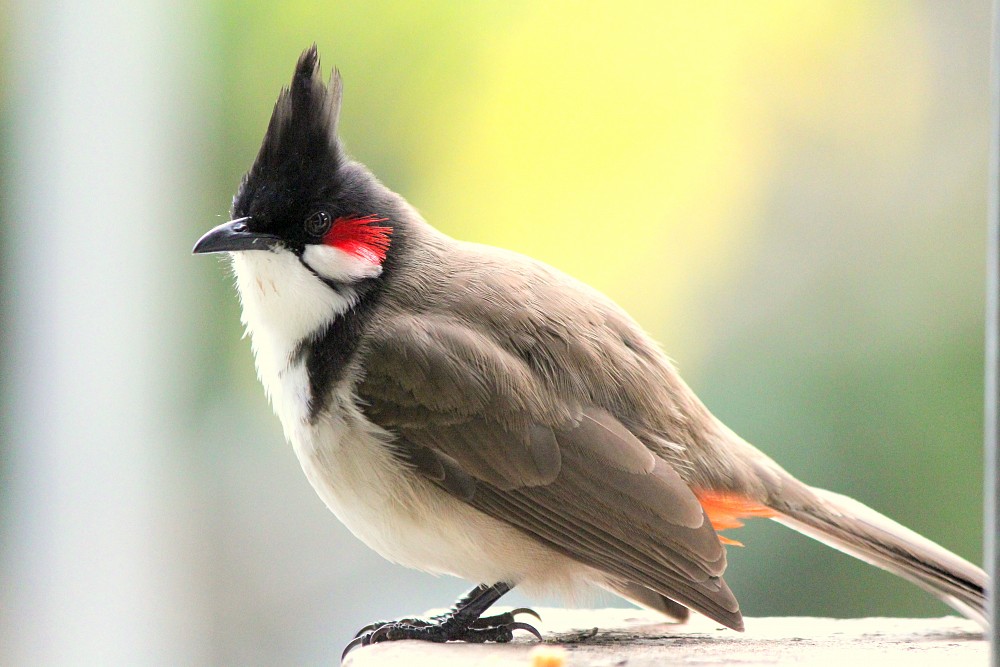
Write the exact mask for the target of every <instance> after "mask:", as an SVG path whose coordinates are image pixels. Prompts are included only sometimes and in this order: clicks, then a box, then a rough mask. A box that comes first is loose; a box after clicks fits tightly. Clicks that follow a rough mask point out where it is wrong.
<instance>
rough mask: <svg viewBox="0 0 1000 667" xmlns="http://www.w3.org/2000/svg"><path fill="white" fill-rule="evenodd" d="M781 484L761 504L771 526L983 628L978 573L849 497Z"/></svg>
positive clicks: (789, 481)
mask: <svg viewBox="0 0 1000 667" xmlns="http://www.w3.org/2000/svg"><path fill="white" fill-rule="evenodd" d="M782 481H783V484H782V486H783V487H784V488H783V489H782V491H783V492H782V493H781V494H780V496H779V498H778V499H772V500H769V501H768V502H767V503H766V505H767V507H769V508H770V509H771V510H773V511H774V513H775V514H774V516H773V517H772V518H774V519H775V520H776V521H779V522H780V523H783V524H785V525H787V526H789V527H791V528H794V529H795V530H797V531H799V532H801V533H803V534H805V535H808V536H809V537H812V538H814V539H816V540H819V541H820V542H823V543H824V544H827V545H829V546H832V547H834V548H835V549H839V550H840V551H843V552H844V553H847V554H850V555H851V556H854V557H855V558H859V559H861V560H863V561H865V562H867V563H871V564H872V565H875V566H877V567H880V568H882V569H883V570H887V571H889V572H892V573H893V574H896V575H898V576H900V577H903V578H904V579H907V580H909V581H911V582H913V583H914V584H916V585H917V586H920V587H921V588H923V589H924V590H926V591H928V592H929V593H931V594H932V595H935V596H937V597H938V598H940V599H941V600H942V601H943V602H944V603H945V604H947V605H949V606H951V607H952V608H953V609H955V610H956V611H958V612H960V613H961V614H963V615H964V616H967V617H968V618H971V619H973V620H974V621H977V622H978V623H979V624H980V625H981V626H983V628H984V629H985V628H986V627H987V621H986V610H985V608H986V585H987V577H986V573H985V572H983V571H982V570H981V569H980V568H978V567H976V566H975V565H973V564H972V563H970V562H968V561H966V560H965V559H963V558H961V557H959V556H956V555H955V554H953V553H951V552H950V551H948V550H947V549H945V548H944V547H941V546H939V545H937V544H935V543H934V542H931V541H930V540H928V539H927V538H925V537H922V536H920V535H918V534H917V533H915V532H913V531H912V530H910V529H908V528H905V527H903V526H901V525H900V524H898V523H896V522H895V521H893V520H892V519H889V518H887V517H885V516H882V515H881V514H879V513H878V512H876V511H875V510H873V509H871V508H870V507H867V506H865V505H863V504H861V503H859V502H858V501H856V500H854V499H852V498H848V497H847V496H842V495H840V494H838V493H832V492H830V491H825V490H823V489H815V488H812V487H809V486H806V485H804V484H802V483H801V482H799V481H798V480H795V479H794V478H786V479H785V480H782ZM789 487H791V488H789ZM789 492H790V493H789ZM792 498H793V499H792Z"/></svg>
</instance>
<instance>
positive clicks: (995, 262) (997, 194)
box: [983, 0, 1000, 667]
mask: <svg viewBox="0 0 1000 667" xmlns="http://www.w3.org/2000/svg"><path fill="white" fill-rule="evenodd" d="M998 30H1000V0H994V2H993V33H992V71H991V73H990V86H991V100H990V115H991V119H990V125H991V127H990V131H991V142H990V180H989V207H988V209H989V220H988V223H987V229H988V237H987V241H986V247H987V267H986V274H987V279H986V404H985V411H984V417H985V427H986V434H985V436H986V442H985V453H986V456H985V466H984V468H985V477H986V481H985V494H984V495H985V507H984V512H983V516H984V519H985V524H986V525H985V539H984V544H985V549H986V554H985V557H984V562H985V565H986V572H987V573H988V574H989V577H990V591H989V592H988V607H989V608H988V610H987V612H988V613H987V617H988V618H989V619H990V628H991V631H990V661H991V664H992V665H993V667H1000V596H998V595H997V594H996V585H995V582H996V580H997V574H998V573H1000V548H998V545H997V538H998V536H1000V523H998V522H1000V456H998V453H997V449H998V442H997V439H998V437H1000V409H998V400H1000V43H998V37H1000V33H998Z"/></svg>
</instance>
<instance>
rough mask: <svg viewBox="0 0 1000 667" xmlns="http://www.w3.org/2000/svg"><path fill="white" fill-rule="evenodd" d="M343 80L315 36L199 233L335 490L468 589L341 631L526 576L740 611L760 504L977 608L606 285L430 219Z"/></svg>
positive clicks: (477, 595) (934, 551)
mask: <svg viewBox="0 0 1000 667" xmlns="http://www.w3.org/2000/svg"><path fill="white" fill-rule="evenodd" d="M341 89H342V88H341V81H340V75H339V74H338V73H337V72H336V71H334V73H333V75H332V77H331V80H330V84H329V86H327V85H324V83H323V80H322V78H321V75H320V70H319V60H318V57H317V54H316V48H315V46H313V47H312V48H310V49H308V50H306V51H305V52H304V53H303V54H302V56H301V58H300V59H299V61H298V64H297V66H296V68H295V74H294V77H293V79H292V83H291V86H290V87H289V88H286V89H284V90H283V91H282V92H281V94H280V96H279V97H278V101H277V103H276V105H275V108H274V113H273V115H272V117H271V120H270V123H269V125H268V127H267V132H266V134H265V136H264V141H263V144H262V146H261V148H260V152H259V153H258V155H257V158H256V160H255V161H254V163H253V166H252V167H251V168H250V171H249V172H248V173H247V174H246V176H245V177H244V178H243V181H242V183H241V185H240V187H239V190H238V192H237V193H236V196H235V198H234V200H233V210H232V212H233V218H234V219H233V220H232V221H231V222H227V223H224V224H222V225H219V226H218V227H216V228H215V229H212V230H211V231H209V232H208V233H207V234H205V235H204V236H203V237H202V238H201V239H200V240H199V241H198V243H197V245H195V247H194V252H196V253H211V252H227V253H229V254H230V256H231V258H232V263H233V268H234V270H235V274H236V284H237V288H238V290H239V295H240V300H241V302H242V306H243V322H244V324H245V325H246V328H247V331H248V332H249V334H250V338H251V342H252V347H253V353H254V358H255V360H256V364H257V372H258V375H259V377H260V380H261V382H262V383H263V385H264V390H265V391H266V393H267V395H268V397H269V398H270V401H271V404H272V405H273V407H274V410H275V412H276V413H277V415H278V417H280V419H281V423H282V426H283V427H284V431H285V436H286V437H287V439H288V440H289V441H290V442H291V444H292V447H293V448H294V450H295V453H296V455H297V456H298V459H299V461H300V462H301V464H302V468H303V470H304V471H305V474H306V477H307V478H308V479H309V481H310V483H311V484H312V485H313V488H315V490H316V492H317V493H318V494H319V495H320V497H321V498H322V499H323V501H324V502H325V503H326V505H327V506H328V507H329V508H330V509H331V510H332V511H333V513H334V514H336V515H337V517H338V518H339V519H340V520H341V521H342V522H343V523H344V524H345V525H346V526H347V527H348V528H349V529H350V530H351V531H352V532H353V533H354V534H355V535H357V536H358V537H359V538H360V539H361V540H362V541H363V542H365V544H367V545H368V546H370V547H371V548H373V549H374V550H375V551H377V552H378V553H380V554H382V555H383V556H384V557H386V558H388V559H389V560H391V561H394V562H397V563H401V564H403V565H407V566H410V567H414V568H418V569H421V570H425V571H428V572H433V573H445V574H451V575H455V576H458V577H461V578H464V579H468V580H471V581H473V582H478V583H480V585H479V586H477V587H476V588H475V589H473V590H472V591H471V592H470V593H469V594H468V595H466V596H465V597H463V598H462V599H461V600H459V601H458V602H457V603H456V605H455V607H454V608H453V609H452V611H451V612H449V613H448V614H445V615H443V616H440V617H435V618H433V619H430V620H418V619H406V620H403V621H394V622H380V623H376V624H372V625H370V626H367V627H366V628H363V630H362V632H361V633H359V636H358V638H357V639H355V641H354V642H352V644H351V645H349V647H348V648H351V647H352V646H354V645H356V644H368V643H373V642H378V641H384V640H394V639H405V638H413V639H428V640H432V641H448V640H466V641H508V640H510V638H511V634H512V632H513V630H516V629H526V630H530V631H532V632H534V629H533V628H531V626H529V625H527V624H524V623H519V622H516V621H515V620H514V619H513V617H512V615H511V614H501V615H499V616H492V617H483V613H484V612H485V611H486V609H487V608H488V607H489V606H490V605H491V604H492V603H493V602H495V601H496V600H497V599H499V598H500V596H502V595H503V594H504V593H506V592H507V591H508V590H510V589H511V588H512V587H513V586H519V585H520V586H525V587H528V588H534V589H539V588H543V589H550V590H551V589H553V588H555V589H558V590H564V589H572V588H574V587H576V586H577V585H579V584H584V583H592V584H596V585H598V586H601V587H604V588H606V589H609V590H611V591H614V592H616V593H618V594H620V595H622V596H623V597H625V598H628V599H630V600H632V601H635V602H637V603H639V604H641V605H645V606H647V607H651V608H653V609H656V610H659V611H661V612H664V613H665V614H667V615H669V616H671V617H674V618H677V619H683V618H685V617H686V615H687V610H688V608H690V609H694V610H695V611H698V612H700V613H702V614H704V615H706V616H708V617H710V618H712V619H714V620H716V621H718V622H719V623H721V624H723V625H725V626H727V627H730V628H733V629H735V630H741V629H742V628H743V619H742V617H741V615H740V608H739V604H738V603H737V602H736V598H735V597H734V596H733V593H732V592H731V591H730V589H729V587H728V586H727V585H726V582H725V581H724V580H723V578H722V574H723V572H724V571H725V569H726V549H725V546H724V545H725V544H727V543H731V540H727V539H726V538H725V537H720V535H719V534H718V533H717V531H721V530H723V529H726V528H732V527H736V526H739V525H741V524H740V520H741V519H743V518H746V517H757V516H760V517H770V518H772V519H775V520H777V521H779V522H781V523H784V524H786V525H788V526H791V527H792V528H795V529H796V530H799V531H801V532H803V533H805V534H807V535H810V536H811V537H814V538H816V539H818V540H821V541H823V542H825V543H827V544H830V545H831V546H833V547H836V548H837V549H840V550H842V551H845V552H847V553H849V554H851V555H853V556H856V557H857V558H860V559H862V560H865V561H867V562H869V563H871V564H873V565H876V566H878V567H881V568H883V569H886V570H888V571H890V572H893V573H895V574H897V575H899V576H901V577H904V578H906V579H908V580H910V581H912V582H913V583H915V584H917V585H918V586H921V587H922V588H924V589H926V590H928V591H929V592H931V593H932V594H934V595H936V596H937V597H939V598H941V599H942V600H943V601H945V602H946V603H948V604H949V605H951V606H952V607H954V608H955V609H957V610H958V611H960V612H962V613H963V614H965V615H967V616H969V617H970V618H974V619H976V620H978V621H979V622H980V623H985V617H984V588H985V586H986V583H987V581H986V575H985V574H984V573H983V571H982V570H981V569H979V568H978V567H976V566H974V565H972V564H971V563H968V562H966V561H965V560H963V559H962V558H959V557H958V556H956V555H954V554H952V553H950V552H949V551H947V550H945V549H944V548H942V547H940V546H938V545H937V544H934V543H933V542H931V541H929V540H927V539H925V538H923V537H921V536H920V535H917V534H916V533H914V532H912V531H910V530H907V529H906V528H904V527H902V526H900V525H899V524H897V523H895V522H893V521H892V520H890V519H888V518H886V517H884V516H882V515H880V514H878V513H877V512H875V511H873V510H871V509H869V508H868V507H865V506H864V505H862V504H861V503H859V502H857V501H855V500H852V499H850V498H847V497H845V496H841V495H838V494H835V493H831V492H829V491H824V490H821V489H815V488H811V487H809V486H806V485H805V484H803V483H802V482H799V481H798V480H796V479H795V478H794V477H792V476H791V475H790V474H788V473H787V472H785V471H784V470H783V469H782V468H781V467H780V466H779V465H778V464H776V463H775V462H774V461H772V460H771V459H770V458H768V457H767V456H766V455H764V454H762V453H761V452H760V451H758V450H757V449H755V448H754V447H752V446H751V445H749V444H748V443H746V442H744V441H743V440H742V439H741V438H740V437H739V436H737V435H736V434H735V433H733V432H732V431H730V430H729V429H728V428H726V426H724V425H723V424H722V423H721V422H719V421H718V420H717V419H716V418H715V417H713V416H712V414H711V413H709V411H708V410H707V409H706V408H705V406H704V405H703V404H702V403H701V401H699V400H698V398H697V397H696V396H695V395H694V393H693V392H692V391H691V390H690V389H689V388H688V387H687V385H686V384H685V383H684V381H683V380H682V379H681V378H680V376H679V375H678V374H677V372H676V371H675V370H674V368H673V366H672V365H671V363H670V361H669V360H668V359H667V357H666V356H665V355H664V353H663V352H662V351H661V350H660V348H659V347H658V346H657V345H656V343H655V342H654V341H653V340H652V339H651V338H650V337H649V336H648V335H647V334H646V333H645V332H644V331H643V330H642V329H641V328H640V327H639V325H638V324H636V323H635V322H634V321H633V320H632V318H630V317H629V316H628V315H627V314H626V313H625V312H624V311H623V310H621V309H620V308H619V307H618V306H616V305H615V304H614V303H613V302H611V301H610V300H609V299H608V298H607V297H605V296H604V295H602V294H600V293H598V292H597V291H595V290H593V289H591V288H590V287H588V286H586V285H584V284H582V283H580V282H577V281H576V280H574V279H572V278H570V277H568V276H566V275H564V274H563V273H560V272H559V271H557V270H556V269H554V268H552V267H550V266H547V265H545V264H543V263H541V262H538V261H535V260H533V259H530V258H528V257H525V256H523V255H519V254H517V253H514V252H510V251H506V250H500V249H497V248H492V247H488V246H483V245H477V244H474V243H467V242H464V241H458V240H455V239H452V238H449V237H448V236H446V235H444V234H443V233H441V232H439V231H437V230H436V229H435V228H433V227H431V226H430V225H429V224H428V223H427V222H425V221H424V220H423V218H421V217H420V215H419V214H418V213H417V212H416V211H415V210H414V209H413V208H412V207H411V206H410V205H409V204H408V203H407V202H406V201H405V200H404V199H403V198H402V197H401V196H399V195H398V194H396V193H395V192H392V191H391V190H389V189H388V188H386V187H385V186H384V185H382V184H381V183H380V182H379V181H378V180H377V179H376V178H375V177H374V176H373V175H372V174H371V173H370V172H369V171H368V170H367V169H366V168H365V167H364V166H363V165H361V164H359V163H358V162H355V161H353V160H351V159H350V158H349V157H348V156H347V155H346V154H345V152H344V150H343V148H342V146H341V143H340V141H339V139H338V136H337V119H338V115H339V112H340V103H341ZM519 611H524V610H519Z"/></svg>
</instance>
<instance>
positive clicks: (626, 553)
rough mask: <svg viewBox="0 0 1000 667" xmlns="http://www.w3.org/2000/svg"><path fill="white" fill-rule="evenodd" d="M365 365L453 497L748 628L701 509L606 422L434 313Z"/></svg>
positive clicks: (381, 403)
mask: <svg viewBox="0 0 1000 667" xmlns="http://www.w3.org/2000/svg"><path fill="white" fill-rule="evenodd" d="M364 367H365V373H366V376H365V379H364V380H363V382H362V383H361V385H360V387H359V393H360V396H361V399H362V401H363V402H364V406H363V407H364V410H365V412H366V414H367V415H368V417H369V418H370V419H371V420H372V421H373V422H375V423H376V424H378V425H380V426H382V427H383V428H385V429H387V430H389V431H391V432H393V433H394V434H396V435H397V437H398V447H399V452H400V456H402V457H404V458H406V459H407V460H408V461H410V463H411V464H412V465H413V466H414V467H415V468H416V469H417V470H418V471H420V472H421V473H422V474H424V475H426V476H427V477H428V478H429V479H431V480H432V481H434V482H435V483H436V484H438V485H439V486H440V487H441V488H443V489H444V490H446V491H448V492H449V493H451V494H452V495H454V496H455V497H457V498H460V499H461V500H463V501H465V502H467V503H469V504H470V505H472V506H474V507H476V508H477V509H479V510H480V511H483V512H485V513H487V514H489V515H490V516H493V517H495V518H497V519H500V520H502V521H505V522H507V523H509V524H511V525H513V526H516V527H517V528H519V529H520V530H522V531H524V532H525V533H527V534H529V535H531V536H532V537H534V538H535V539H537V540H539V541H541V542H543V543H545V544H547V545H548V546H550V547H551V548H553V549H556V550H557V551H559V552H561V553H564V554H566V555H567V556H570V557H571V558H573V559H575V560H577V561H579V562H581V563H584V564H586V565H588V566H591V567H594V568H596V569H598V570H601V571H603V572H606V573H607V574H609V575H611V578H612V579H614V580H616V581H618V582H620V586H626V587H627V586H641V587H644V588H647V589H650V590H652V591H654V592H656V593H659V594H661V595H664V596H666V597H668V598H670V599H673V600H676V601H678V602H681V603H683V604H685V605H687V606H690V607H691V608H693V609H695V610H697V611H700V612H701V613H703V614H705V615H707V616H709V617H711V618H713V619H715V620H716V621H718V622H720V623H723V624H724V625H727V626H729V627H732V628H736V629H742V619H741V616H740V612H739V605H738V604H737V602H736V599H735V598H734V597H733V594H732V592H731V591H730V590H729V588H728V587H727V586H726V584H725V582H724V581H723V580H722V578H721V575H722V573H723V571H724V570H725V567H726V557H725V550H724V548H723V546H722V545H721V544H720V542H719V539H718V537H717V536H716V534H715V531H714V530H713V529H712V526H711V524H710V523H709V521H708V519H707V517H706V516H705V513H704V510H703V509H702V507H701V505H700V504H699V502H698V500H697V499H696V498H695V496H694V494H693V493H692V492H691V490H690V489H689V488H688V486H687V484H685V482H684V481H683V480H682V479H681V477H680V476H679V475H678V474H677V473H676V471H674V469H673V468H672V467H671V466H670V465H669V464H668V463H667V462H666V461H664V460H663V459H661V458H658V457H657V456H654V455H653V454H652V453H651V452H650V451H649V449H647V448H646V447H645V446H644V445H643V444H642V443H641V442H640V441H639V440H638V439H637V438H635V436H633V435H632V433H630V432H629V431H628V430H627V429H626V428H625V427H624V426H623V425H622V424H621V423H620V422H619V421H618V420H617V419H615V418H614V417H613V416H612V415H611V414H609V413H608V412H607V411H605V410H603V409H601V408H598V407H596V406H592V405H584V404H574V403H572V402H571V401H564V400H557V399H555V398H554V392H552V391H549V390H547V389H546V387H545V385H544V383H543V382H542V381H541V380H540V379H539V378H538V377H536V376H535V375H534V373H533V371H532V370H531V368H530V366H529V365H528V364H527V363H525V361H524V360H522V359H521V358H519V357H517V356H515V355H513V354H511V353H510V352H508V351H506V350H504V349H503V348H502V347H500V346H499V345H497V344H496V343H495V342H494V341H492V340H491V339H489V338H488V337H487V336H486V335H484V334H483V333H482V332H480V331H477V330H475V329H474V328H472V327H469V326H466V325H463V324H461V323H459V322H456V321H454V320H450V319H447V318H441V317H432V316H428V315H427V314H424V315H422V316H421V317H420V318H415V317H407V316H399V317H396V318H394V319H393V320H392V321H391V322H389V323H387V324H384V325H382V326H380V327H379V328H378V330H377V331H376V332H374V334H373V335H372V337H371V339H370V340H369V341H368V344H367V353H366V359H365V362H364Z"/></svg>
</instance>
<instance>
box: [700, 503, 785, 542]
mask: <svg viewBox="0 0 1000 667" xmlns="http://www.w3.org/2000/svg"><path fill="white" fill-rule="evenodd" d="M694 495H695V496H696V497H697V498H698V502H700V503H701V506H702V507H703V508H704V509H705V514H707V515H708V520H709V521H711V522H712V528H715V530H716V531H722V530H728V529H730V528H739V527H740V526H742V525H743V522H742V521H741V519H749V518H752V517H764V518H770V517H773V516H775V514H776V512H775V511H774V510H772V509H771V508H770V507H767V506H765V505H761V504H760V503H759V502H757V501H756V500H750V499H749V498H745V497H743V496H740V495H737V494H735V493H732V492H729V491H712V490H710V489H695V491H694ZM719 541H720V542H722V543H723V544H731V545H733V546H737V547H742V546H743V543H742V542H737V541H736V540H732V539H730V538H728V537H723V536H722V535H719Z"/></svg>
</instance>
